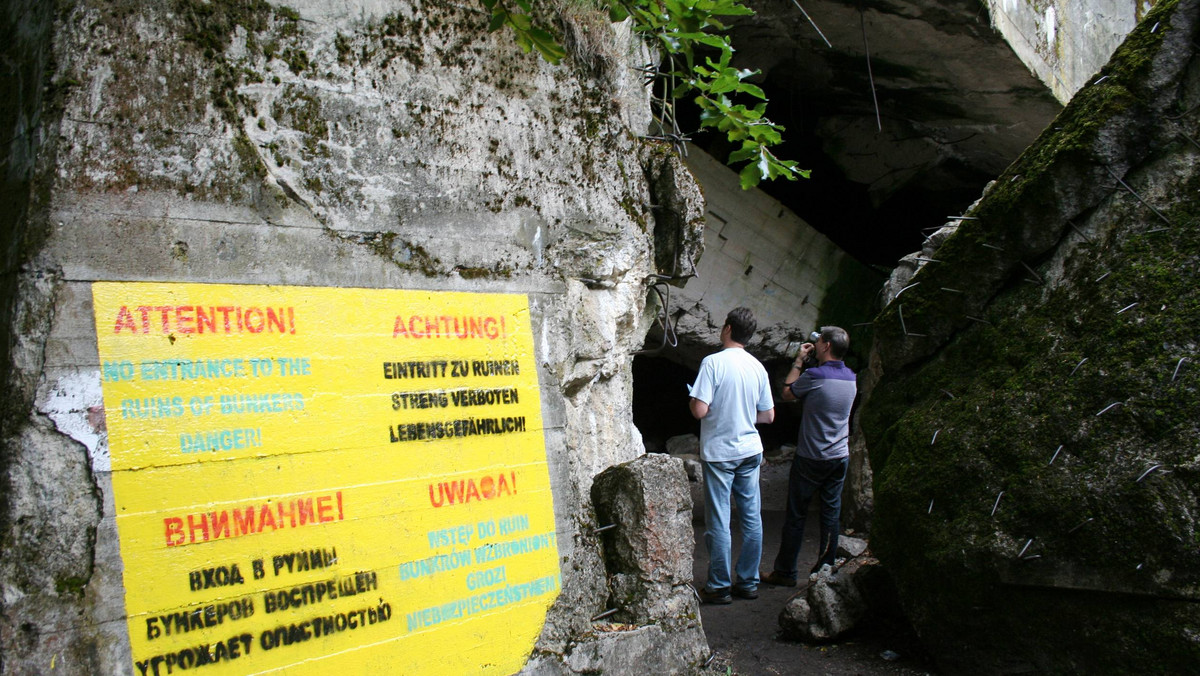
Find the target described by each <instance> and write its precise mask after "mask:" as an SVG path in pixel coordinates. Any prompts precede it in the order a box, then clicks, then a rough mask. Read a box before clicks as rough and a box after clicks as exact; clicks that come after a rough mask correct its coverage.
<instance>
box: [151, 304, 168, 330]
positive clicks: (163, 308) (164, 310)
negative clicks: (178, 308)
mask: <svg viewBox="0 0 1200 676" xmlns="http://www.w3.org/2000/svg"><path fill="white" fill-rule="evenodd" d="M150 309H151V310H154V311H156V312H158V315H159V317H161V318H162V332H163V333H170V332H171V310H172V308H171V306H170V305H155V306H153V307H151V308H150Z"/></svg>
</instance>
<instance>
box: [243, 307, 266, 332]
mask: <svg viewBox="0 0 1200 676" xmlns="http://www.w3.org/2000/svg"><path fill="white" fill-rule="evenodd" d="M252 317H257V318H258V320H257V325H255V324H251V323H250V322H251V318H252ZM266 325H267V324H266V322H265V321H263V311H262V309H260V308H256V307H251V308H246V330H247V331H249V332H250V333H262V330H263V327H265V326H266Z"/></svg>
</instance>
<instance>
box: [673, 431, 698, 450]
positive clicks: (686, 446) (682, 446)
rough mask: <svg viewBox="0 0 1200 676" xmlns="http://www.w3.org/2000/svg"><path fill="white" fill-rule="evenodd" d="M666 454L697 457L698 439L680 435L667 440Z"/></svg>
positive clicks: (692, 435) (692, 436)
mask: <svg viewBox="0 0 1200 676" xmlns="http://www.w3.org/2000/svg"><path fill="white" fill-rule="evenodd" d="M667 453H668V454H670V455H684V454H688V455H699V453H700V437H698V436H696V435H695V434H680V435H678V436H674V437H671V438H670V439H667Z"/></svg>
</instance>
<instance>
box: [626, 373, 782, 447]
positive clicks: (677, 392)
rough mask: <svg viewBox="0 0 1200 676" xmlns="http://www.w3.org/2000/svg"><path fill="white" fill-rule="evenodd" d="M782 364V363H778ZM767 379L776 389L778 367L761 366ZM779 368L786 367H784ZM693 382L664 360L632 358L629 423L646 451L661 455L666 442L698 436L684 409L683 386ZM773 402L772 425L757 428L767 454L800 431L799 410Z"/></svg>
mask: <svg viewBox="0 0 1200 676" xmlns="http://www.w3.org/2000/svg"><path fill="white" fill-rule="evenodd" d="M780 364H783V362H780ZM765 366H766V367H767V373H768V375H769V376H770V377H771V386H772V389H773V390H774V389H777V388H776V384H777V383H778V382H780V379H781V376H779V374H778V373H777V371H778V369H779V366H780V365H779V364H775V363H773V362H768V363H767V364H765ZM783 368H786V366H784V367H783ZM695 380H696V371H695V369H691V368H688V367H686V366H683V365H680V364H678V363H676V362H674V361H671V360H670V359H667V358H666V357H662V356H657V355H638V356H636V357H634V358H633V424H634V425H637V428H638V430H639V431H640V432H641V433H642V441H643V442H644V443H645V445H646V450H647V451H648V452H651V453H656V452H658V453H665V452H666V450H667V439H670V438H671V437H674V436H678V435H681V434H695V435H696V436H697V437H698V436H700V422H699V421H698V420H696V419H694V418H692V414H691V412H690V410H689V409H688V401H689V400H690V397H689V396H688V389H687V386H688V385H690V384H691V383H693V382H695ZM773 394H774V395H775V397H776V401H775V422H774V423H772V424H770V425H759V426H758V432H759V434H760V435H761V436H762V440H763V448H764V450H765V451H766V452H767V453H768V454H771V453H772V452H774V451H776V450H778V449H779V448H780V447H781V446H783V445H785V444H795V443H796V434H797V433H798V432H799V429H800V417H799V415H800V410H799V408H798V407H797V405H796V404H790V403H785V402H781V401H779V400H778V395H779V393H778V392H773Z"/></svg>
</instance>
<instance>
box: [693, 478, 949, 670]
mask: <svg viewBox="0 0 1200 676" xmlns="http://www.w3.org/2000/svg"><path fill="white" fill-rule="evenodd" d="M788 467H789V463H788V462H776V463H768V464H767V465H766V466H765V467H764V468H763V472H762V486H763V508H764V509H763V531H764V532H763V561H764V562H765V563H764V565H763V566H762V567H761V568H762V569H763V570H769V568H770V565H771V561H773V560H774V557H775V554H776V552H778V550H779V531H780V527H781V526H782V524H783V511H782V510H783V505H784V500H785V499H786V496H787V472H788ZM693 497H694V498H695V499H697V500H699V501H702V500H703V496H702V495H700V494H698V493H697V492H696V491H693ZM695 514H697V515H698V517H699V518H698V519H696V520H694V523H693V527H694V529H695V532H696V550H695V551H696V553H695V563H694V568H693V579H694V580H695V582H694V584H695V585H697V587H699V586H702V585H703V584H704V579H705V577H706V575H707V571H708V553H707V551H706V550H705V547H704V518H703V506H702V504H701V505H698V508H697V510H696V512H695ZM808 522H809V523H810V524H815V523H816V518H815V514H814V515H813V516H812V517H810V518H809V520H808ZM735 531H736V529H735ZM739 544H740V538H739V537H738V536H737V534H736V532H735V534H734V547H735V550H734V551H735V552H736V551H737V549H736V548H737V547H738V546H739ZM815 559H816V533H815V529H813V528H809V529H807V532H806V533H805V543H804V548H803V549H802V550H801V555H800V563H801V569H807V568H808V566H809V565H811V562H812V561H814V560H815ZM796 591H797V588H785V587H772V586H769V585H763V586H761V587H760V588H759V597H758V598H757V599H756V600H753V601H747V600H743V599H737V598H735V599H734V601H733V604H732V605H728V606H713V605H702V606H701V609H700V613H701V618H702V620H703V622H704V632H705V634H706V635H707V636H708V645H709V647H710V648H712V650H713V661H712V662H711V664H710V665H709V670H708V672H709V673H710V674H740V675H741V676H766V675H772V676H774V675H783V674H805V675H807V674H829V675H832V676H843V675H845V676H850V675H862V676H876V675H884V674H887V675H894V674H902V675H905V676H918V675H922V674H933V673H936V672H935V671H933V668H932V666H931V665H929V664H928V663H927V662H926V661H924V660H922V659H920V657H919V654H918V651H917V650H915V649H913V648H912V647H911V645H912V643H911V638H909V637H904V636H881V635H859V636H855V637H853V638H851V639H848V640H844V641H840V642H838V643H832V644H828V645H822V646H810V645H805V644H802V643H794V642H789V641H784V640H781V639H780V638H779V634H780V629H779V612H780V611H781V610H783V607H784V604H785V603H786V602H787V600H788V599H789V598H791V596H792V595H793V594H795V593H796ZM885 655H886V656H887V657H888V658H892V659H890V660H889V659H886V658H885V657H884V656H885Z"/></svg>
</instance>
